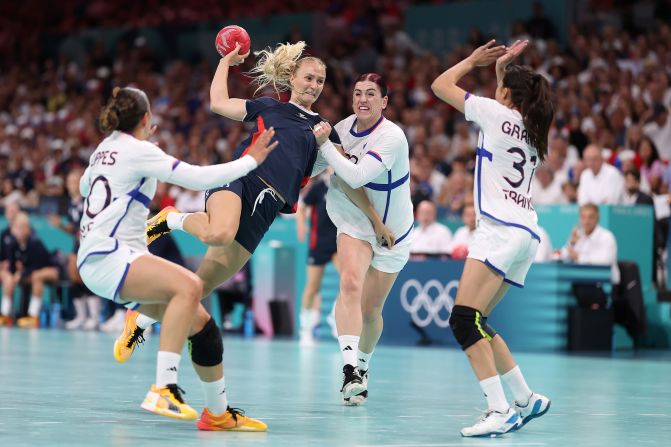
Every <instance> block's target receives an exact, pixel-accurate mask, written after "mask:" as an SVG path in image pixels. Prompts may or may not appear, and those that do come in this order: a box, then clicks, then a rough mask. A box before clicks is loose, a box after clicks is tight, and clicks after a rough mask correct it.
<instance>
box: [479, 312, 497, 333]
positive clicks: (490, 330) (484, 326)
mask: <svg viewBox="0 0 671 447" xmlns="http://www.w3.org/2000/svg"><path fill="white" fill-rule="evenodd" d="M487 318H489V317H482V318H481V320H482V329H483V330H484V331H485V332H486V333H487V335H489V338H494V337H495V336H496V334H497V332H496V329H494V328H493V327H491V326H490V325H489V323H488V322H487Z"/></svg>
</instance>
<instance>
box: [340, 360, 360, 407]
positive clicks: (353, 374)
mask: <svg viewBox="0 0 671 447" xmlns="http://www.w3.org/2000/svg"><path fill="white" fill-rule="evenodd" d="M342 374H343V381H342V388H340V392H341V393H342V397H343V399H345V400H346V399H349V398H351V397H352V396H356V395H357V394H359V393H362V392H363V391H365V390H366V387H365V386H364V384H363V380H362V379H361V375H359V370H358V369H357V368H355V367H354V366H352V365H345V366H343V368H342Z"/></svg>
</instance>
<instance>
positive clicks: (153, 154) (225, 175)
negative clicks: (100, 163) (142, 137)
mask: <svg viewBox="0 0 671 447" xmlns="http://www.w3.org/2000/svg"><path fill="white" fill-rule="evenodd" d="M256 166H257V165H256V160H254V157H252V156H251V155H245V156H244V157H242V158H240V159H238V160H234V161H232V162H229V163H223V164H218V165H212V166H194V165H191V164H189V163H185V162H183V161H179V160H177V159H176V158H174V157H171V156H170V155H168V154H166V153H165V152H163V151H162V150H161V149H160V148H159V147H157V146H155V145H153V144H152V143H146V142H145V144H143V145H142V150H140V151H138V154H137V156H136V159H135V163H134V168H135V169H136V170H137V173H138V174H139V175H140V176H142V177H154V178H157V179H158V180H161V181H163V182H167V183H172V184H173V185H177V186H182V187H184V188H188V189H194V190H204V189H208V188H215V187H217V186H220V185H225V184H226V183H230V182H232V181H234V180H237V179H238V178H240V177H243V176H245V175H247V174H248V173H249V172H250V171H252V170H254V169H255V168H256Z"/></svg>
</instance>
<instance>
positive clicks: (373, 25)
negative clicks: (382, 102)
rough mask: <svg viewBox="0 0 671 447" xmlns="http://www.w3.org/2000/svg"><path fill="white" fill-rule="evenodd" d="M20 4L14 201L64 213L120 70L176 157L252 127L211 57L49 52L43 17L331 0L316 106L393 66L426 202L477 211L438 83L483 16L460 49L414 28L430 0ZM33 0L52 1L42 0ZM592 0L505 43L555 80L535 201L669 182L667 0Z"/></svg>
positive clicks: (221, 151)
mask: <svg viewBox="0 0 671 447" xmlns="http://www.w3.org/2000/svg"><path fill="white" fill-rule="evenodd" d="M8 3H11V4H3V6H2V7H0V11H1V10H4V12H5V14H3V15H2V19H0V23H2V24H3V26H2V27H0V60H1V61H2V65H1V67H2V68H0V208H4V207H6V206H8V205H9V204H17V205H19V207H20V208H21V209H23V210H27V211H30V212H37V213H39V214H43V215H53V214H56V213H60V214H65V212H66V209H67V208H68V205H69V203H70V196H69V195H68V192H67V190H68V189H67V188H66V181H65V180H66V178H67V176H68V174H69V173H71V172H77V171H78V170H81V169H83V168H84V167H85V166H86V165H87V164H88V156H89V154H90V153H91V152H92V151H93V149H94V148H95V147H96V145H97V143H98V142H99V141H100V140H101V138H102V137H103V135H102V134H101V133H100V132H99V130H98V129H97V125H96V119H97V115H98V113H99V111H100V107H101V105H102V104H103V102H104V101H105V99H106V98H107V97H108V96H109V94H110V92H111V89H112V88H113V87H114V86H117V85H130V84H133V85H136V86H138V87H139V88H142V89H143V90H145V91H146V92H147V93H148V94H149V97H150V99H151V101H152V109H153V113H154V119H155V121H156V124H158V126H159V130H158V132H157V134H156V137H155V140H156V142H157V143H158V144H159V145H160V146H161V147H162V148H163V149H164V150H165V151H166V152H168V153H169V154H171V155H173V156H175V157H177V158H179V159H182V160H185V161H188V162H190V163H194V164H212V163H217V162H222V161H227V160H230V159H231V157H232V152H233V150H234V148H235V147H236V146H237V144H238V143H239V142H240V141H241V140H242V139H243V138H244V137H245V135H246V129H245V127H244V125H243V124H242V123H237V122H233V121H231V120H226V119H224V118H221V117H219V116H217V115H215V114H213V113H211V112H210V110H209V89H210V81H211V78H212V75H213V73H214V69H215V68H216V67H215V66H213V65H212V64H210V63H208V62H207V61H205V60H203V61H200V62H197V63H195V64H188V63H186V62H184V61H180V60H163V59H159V58H158V57H157V56H156V55H155V54H154V53H153V52H152V51H151V50H150V49H149V48H148V47H147V46H145V45H142V44H141V43H138V42H137V41H128V40H121V41H119V42H118V44H117V46H116V48H115V49H114V52H113V54H108V53H106V52H105V50H104V48H103V46H102V45H100V46H95V47H93V48H91V49H90V51H89V52H88V57H87V59H86V61H85V62H84V63H83V64H77V63H74V62H72V61H69V60H66V59H64V58H52V57H45V56H44V55H43V54H42V52H41V49H40V47H39V42H40V41H39V38H38V37H37V36H38V35H39V34H40V32H42V33H67V32H72V31H76V30H82V29H86V28H89V27H100V26H120V25H125V26H165V25H188V24H193V23H197V22H199V21H203V20H211V18H212V17H229V18H231V20H234V18H236V17H249V16H258V15H264V14H278V13H284V12H295V11H302V12H309V11H314V10H315V9H317V7H318V6H319V10H321V11H323V13H322V14H323V15H324V16H323V17H322V18H323V20H324V24H325V28H324V32H325V34H326V39H325V42H324V45H323V47H321V48H314V47H310V51H311V52H312V53H313V54H314V55H316V56H319V57H321V58H323V59H324V60H325V61H326V63H327V66H328V69H327V81H326V86H325V88H324V91H323V93H322V96H321V98H320V100H319V101H318V103H317V106H316V109H317V111H318V112H319V113H320V114H322V116H324V117H326V118H327V119H329V120H330V121H331V122H332V123H335V122H337V121H338V120H340V119H342V118H343V117H345V116H347V115H349V114H350V113H351V99H350V95H351V88H352V81H353V79H355V77H356V76H357V75H358V74H360V73H365V72H372V71H375V72H379V73H382V74H384V75H385V76H386V78H387V81H388V84H389V87H390V101H389V106H388V107H387V109H386V111H385V112H384V114H385V116H386V117H387V118H388V119H391V120H393V121H395V122H397V123H398V124H399V125H400V126H401V127H402V128H403V129H404V131H405V133H406V136H407V138H408V141H409V144H410V148H411V185H412V194H413V202H414V203H415V204H416V205H417V204H419V203H420V202H421V201H423V200H428V201H430V202H433V204H434V205H435V208H436V211H435V212H436V213H437V216H438V219H443V218H451V217H452V216H455V217H457V218H460V217H461V215H462V213H463V212H464V208H465V207H466V210H467V212H469V209H468V207H467V205H469V204H471V203H472V201H473V198H472V187H473V168H474V164H475V149H476V143H477V129H476V128H475V127H474V126H473V125H471V124H469V123H468V122H466V121H465V120H464V119H463V115H461V114H459V113H456V112H455V111H454V110H453V109H451V108H450V107H449V106H448V105H447V104H445V103H443V102H441V101H438V100H437V98H435V97H434V96H433V94H432V93H431V91H430V88H429V85H430V84H431V82H432V80H433V79H435V78H436V77H437V76H438V75H439V74H440V73H441V72H442V71H443V70H444V69H445V68H447V67H449V66H451V65H453V64H454V63H456V62H458V61H459V60H460V59H462V58H463V57H465V56H467V55H468V54H470V52H471V51H472V50H473V49H474V48H475V47H476V46H478V45H481V44H483V43H485V42H486V41H487V40H488V39H489V38H490V36H488V35H485V34H483V33H482V32H481V31H479V30H477V29H474V30H472V32H471V33H470V35H469V37H468V40H467V41H466V42H464V44H463V46H461V47H459V48H456V49H455V50H454V51H451V52H450V53H448V54H432V53H429V52H426V51H424V50H423V49H422V48H420V47H419V46H418V45H417V44H416V43H415V42H413V40H412V39H411V37H410V36H409V35H408V34H407V33H406V32H405V31H404V27H403V15H404V10H405V8H406V7H407V6H408V5H410V4H413V3H417V2H413V1H405V2H396V1H386V0H380V1H374V2H360V1H346V0H333V1H328V0H320V1H317V2H309V4H308V3H307V2H301V1H297V0H294V1H281V2H280V1H270V2H256V3H240V2H232V1H230V2H216V1H213V0H197V1H192V2H188V4H187V3H184V2H179V3H178V2H176V1H172V0H170V1H167V0H166V1H161V2H158V1H157V0H153V1H148V2H139V3H138V2H130V1H119V2H111V3H110V2H103V1H98V0H96V1H92V2H91V1H82V0H66V1H64V2H58V3H53V4H52V3H47V2H35V1H32V0H27V1H24V2H20V3H19V2H8ZM35 3H39V4H40V5H44V8H46V9H39V8H35ZM583 3H589V5H588V6H589V7H588V8H587V11H588V13H586V15H585V16H584V17H583V22H582V23H580V22H576V23H575V24H572V25H570V26H569V29H568V39H567V44H566V45H561V44H560V43H559V40H558V35H557V30H556V27H555V25H554V24H553V22H552V20H551V19H549V18H548V17H546V16H545V13H544V11H543V8H542V6H541V5H540V4H535V5H534V8H533V11H529V12H528V15H527V16H526V17H520V20H519V21H517V22H514V23H513V24H512V26H511V27H510V30H509V38H508V41H507V42H505V43H510V42H512V41H514V40H516V39H524V38H528V39H530V40H531V45H530V48H529V49H528V50H527V51H526V53H525V54H524V56H523V57H522V58H521V60H520V62H521V63H525V64H529V65H531V66H533V67H534V68H535V69H537V70H539V71H540V72H541V73H542V74H543V75H544V76H546V77H547V78H548V79H549V81H550V82H551V85H552V87H553V89H554V92H555V95H556V121H555V124H554V126H553V127H552V130H551V134H550V144H549V146H550V154H549V157H548V160H547V162H546V163H545V164H544V165H543V166H541V167H540V168H539V169H538V170H537V173H536V176H535V178H534V182H533V194H534V202H535V204H538V205H544V204H565V203H580V204H584V203H588V202H589V203H595V204H602V203H613V204H618V203H619V204H626V203H635V202H636V199H637V197H638V195H639V194H647V195H650V196H662V197H667V195H668V192H669V186H670V184H671V165H670V164H669V162H670V161H671V113H670V112H669V111H670V107H671V84H670V79H671V26H670V25H669V23H671V22H670V21H669V9H670V7H669V2H668V1H658V2H656V3H654V4H655V5H657V6H656V7H657V9H654V8H653V10H652V13H651V17H650V20H648V21H647V22H646V25H645V26H639V25H637V24H635V23H634V22H632V20H631V16H632V10H631V9H629V8H633V6H631V5H629V6H626V5H628V4H629V2H624V3H625V4H626V5H625V6H623V5H622V2H618V1H615V0H612V1H608V0H600V1H596V0H595V1H591V2H583ZM631 3H632V4H633V2H631ZM303 5H309V6H303ZM308 10H309V11H308ZM45 11H49V13H48V14H45ZM12 13H14V14H16V13H20V14H23V17H24V18H25V20H23V19H22V20H21V21H16V20H11V17H12ZM29 24H30V25H32V26H28V25H29ZM446 26H449V21H447V20H446ZM287 31H288V34H287V40H289V41H297V40H302V39H304V36H302V35H301V33H300V31H299V30H298V29H297V28H296V29H292V30H287ZM253 38H254V36H252V39H253ZM308 43H310V42H308ZM212 51H214V48H213V49H212ZM254 59H255V58H254V57H253V56H252V57H249V58H248V60H247V62H246V63H245V64H244V65H243V66H242V67H239V68H236V69H233V71H232V73H231V78H230V82H229V92H230V95H231V96H232V97H241V98H249V97H251V96H252V95H253V92H254V87H253V86H251V85H250V83H249V78H248V77H246V76H245V74H244V73H245V71H246V70H249V69H250V68H251V66H252V64H253V63H254ZM10 62H13V63H10ZM462 85H463V86H464V88H466V89H467V90H469V91H471V92H473V93H475V94H481V95H486V96H490V97H493V96H494V90H495V87H496V79H495V74H494V71H493V69H479V70H476V71H474V72H473V73H472V74H471V75H469V76H468V77H467V78H465V79H464V80H463V82H462ZM262 94H268V95H272V94H273V92H272V91H264V92H262ZM655 203H656V206H655V210H656V212H657V213H658V216H657V217H658V219H660V220H661V219H664V218H666V217H668V201H667V200H666V199H661V200H660V199H659V198H658V200H657V201H656V202H655ZM203 204H204V200H203V194H202V193H196V192H190V191H184V190H182V189H180V188H178V187H168V186H166V185H160V186H159V189H158V193H157V195H156V197H155V200H154V203H153V207H154V208H160V207H163V206H166V205H175V206H177V207H178V208H180V209H181V210H183V211H187V212H188V211H196V210H202V209H203Z"/></svg>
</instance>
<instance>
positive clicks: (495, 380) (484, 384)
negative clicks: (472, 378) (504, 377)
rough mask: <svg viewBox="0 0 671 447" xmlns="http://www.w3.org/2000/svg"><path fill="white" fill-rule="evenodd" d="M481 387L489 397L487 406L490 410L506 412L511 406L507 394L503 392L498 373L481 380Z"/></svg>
mask: <svg viewBox="0 0 671 447" xmlns="http://www.w3.org/2000/svg"><path fill="white" fill-rule="evenodd" d="M480 388H482V392H483V393H485V397H486V398H487V406H488V407H489V409H490V410H494V411H499V412H501V413H505V412H506V411H508V409H509V408H510V405H508V402H506V395H505V394H504V392H503V386H502V385H501V378H500V377H499V376H498V375H496V376H494V377H490V378H488V379H485V380H481V381H480Z"/></svg>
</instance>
